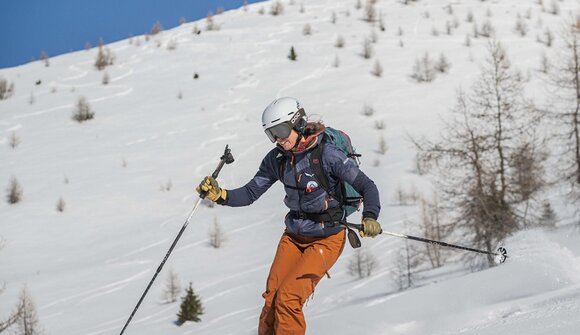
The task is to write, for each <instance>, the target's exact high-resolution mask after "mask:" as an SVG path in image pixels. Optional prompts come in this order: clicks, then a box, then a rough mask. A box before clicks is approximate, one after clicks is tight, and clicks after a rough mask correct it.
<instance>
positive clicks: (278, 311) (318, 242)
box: [258, 231, 346, 335]
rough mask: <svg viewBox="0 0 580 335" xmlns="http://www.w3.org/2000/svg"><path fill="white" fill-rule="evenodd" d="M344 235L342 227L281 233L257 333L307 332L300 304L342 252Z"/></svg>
mask: <svg viewBox="0 0 580 335" xmlns="http://www.w3.org/2000/svg"><path fill="white" fill-rule="evenodd" d="M345 237H346V233H345V231H341V232H339V233H338V234H335V235H332V236H329V237H322V238H320V237H318V238H315V237H304V236H296V235H292V234H289V233H287V232H285V233H284V234H283V235H282V238H281V239H280V242H279V243H278V249H277V251H276V256H275V257H274V261H273V263H272V267H271V268H270V274H269V275H268V280H267V282H266V291H265V292H264V294H262V297H264V300H265V304H264V307H263V308H262V313H261V315H260V324H259V326H258V334H259V335H273V334H276V335H299V334H300V335H302V334H305V333H306V322H305V320H304V314H303V313H302V306H303V305H304V303H305V302H306V300H307V299H308V297H310V295H311V294H312V293H314V288H315V287H316V284H318V282H319V281H320V279H322V277H323V276H324V275H325V274H328V270H329V269H330V268H331V267H332V266H333V265H334V263H335V262H336V260H337V259H338V257H339V256H340V254H341V253H342V250H343V248H344V242H345Z"/></svg>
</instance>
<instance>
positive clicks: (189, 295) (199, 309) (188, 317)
mask: <svg viewBox="0 0 580 335" xmlns="http://www.w3.org/2000/svg"><path fill="white" fill-rule="evenodd" d="M202 314H203V306H202V305H201V300H200V299H199V296H198V295H197V294H195V292H193V288H192V287H191V282H189V287H188V288H187V289H186V290H185V297H183V298H181V308H180V310H179V313H177V323H178V324H179V325H180V326H181V325H182V324H184V323H185V321H193V322H200V321H201V319H200V318H199V317H200V316H201V315H202Z"/></svg>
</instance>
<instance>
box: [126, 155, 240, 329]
mask: <svg viewBox="0 0 580 335" xmlns="http://www.w3.org/2000/svg"><path fill="white" fill-rule="evenodd" d="M233 162H234V156H232V153H231V150H230V149H229V148H228V146H227V145H226V149H225V150H224V154H223V155H222V157H220V163H219V164H218V166H217V168H216V169H215V171H214V172H213V173H212V174H211V176H212V177H213V178H214V179H215V178H217V177H218V175H219V173H220V171H221V169H222V167H223V166H224V164H231V163H233ZM204 198H205V194H201V195H200V196H199V199H198V200H197V202H196V203H195V206H194V207H193V209H192V210H191V212H189V215H188V216H187V220H185V223H184V224H183V227H181V230H180V231H179V234H177V237H176V238H175V240H173V243H172V244H171V247H170V248H169V250H168V251H167V254H165V258H163V261H162V262H161V264H159V267H158V268H157V271H156V272H155V274H154V275H153V278H151V281H149V285H147V288H146V289H145V292H143V294H142V295H141V298H140V299H139V302H138V303H137V306H135V308H134V309H133V312H132V313H131V315H130V316H129V319H128V320H127V322H126V323H125V326H124V327H123V330H121V334H120V335H123V333H124V332H125V329H127V326H128V325H129V323H130V322H131V319H133V316H134V315H135V313H136V312H137V309H138V308H139V306H140V305H141V302H143V299H144V298H145V296H146V295H147V292H149V289H150V288H151V285H153V282H154V281H155V278H157V275H158V274H159V272H161V269H163V265H165V262H166V261H167V259H168V258H169V255H170V254H171V252H172V251H173V248H175V245H176V244H177V241H178V240H179V238H180V237H181V235H182V234H183V232H184V231H185V228H187V225H188V224H189V220H191V217H192V216H193V213H195V211H196V210H197V207H198V206H199V204H200V203H201V201H202V200H203V199H204Z"/></svg>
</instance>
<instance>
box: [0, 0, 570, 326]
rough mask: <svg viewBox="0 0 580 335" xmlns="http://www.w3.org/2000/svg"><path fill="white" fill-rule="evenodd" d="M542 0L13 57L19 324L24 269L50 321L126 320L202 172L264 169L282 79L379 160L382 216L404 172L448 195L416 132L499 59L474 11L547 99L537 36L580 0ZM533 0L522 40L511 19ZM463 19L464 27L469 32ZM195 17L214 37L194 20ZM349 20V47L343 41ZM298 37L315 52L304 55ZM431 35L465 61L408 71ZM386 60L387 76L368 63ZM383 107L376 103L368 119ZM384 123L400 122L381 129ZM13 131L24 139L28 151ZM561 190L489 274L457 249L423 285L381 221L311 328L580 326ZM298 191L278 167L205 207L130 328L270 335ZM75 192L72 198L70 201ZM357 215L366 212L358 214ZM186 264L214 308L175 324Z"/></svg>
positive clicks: (389, 10) (8, 117)
mask: <svg viewBox="0 0 580 335" xmlns="http://www.w3.org/2000/svg"><path fill="white" fill-rule="evenodd" d="M543 2H544V3H545V4H544V6H545V8H546V10H545V11H542V8H541V6H540V5H539V4H538V1H537V0H501V1H499V0H497V1H479V0H455V1H447V0H431V1H428V0H421V1H418V2H416V3H415V2H413V3H411V4H410V5H403V4H402V3H401V2H399V1H394V0H388V1H387V0H380V1H378V3H377V8H378V9H379V10H380V11H381V12H382V14H383V15H384V24H385V30H384V31H381V30H380V29H379V26H378V24H377V25H375V28H374V29H373V28H372V27H371V25H369V23H367V22H365V21H364V20H362V18H363V9H356V8H355V4H356V0H310V1H304V4H303V5H302V6H301V2H300V1H295V3H296V4H294V5H292V4H290V1H288V0H284V1H283V4H284V9H285V11H284V13H283V14H282V15H279V16H273V15H270V14H269V10H270V7H271V2H263V3H257V4H253V5H249V6H248V7H247V10H244V9H242V8H240V9H238V10H233V11H228V12H225V13H223V14H221V15H218V16H215V17H214V20H215V22H216V23H217V24H218V25H219V26H220V30H217V31H206V29H205V26H206V23H205V20H200V21H198V22H195V23H187V24H184V25H182V26H180V27H178V28H175V29H172V30H168V31H164V32H162V33H160V34H158V35H155V36H153V37H151V39H150V40H149V41H146V40H145V37H144V36H138V37H133V38H132V39H131V41H129V40H124V41H119V42H116V43H112V44H108V45H107V47H108V48H110V49H111V51H112V52H113V53H114V55H115V62H114V64H113V65H112V66H108V67H107V68H106V70H105V71H106V72H107V73H108V75H109V77H110V82H109V84H108V85H103V84H102V80H103V75H104V71H97V70H96V69H95V68H94V63H95V58H96V55H97V49H96V48H93V49H91V50H89V51H79V52H74V53H70V54H67V55H63V56H59V57H55V58H51V59H50V66H49V67H45V65H44V64H43V63H42V62H40V61H39V62H34V63H30V64H26V65H23V66H19V67H14V68H7V69H1V70H0V77H2V78H5V79H6V80H7V81H8V82H9V83H14V95H13V96H12V97H10V98H8V99H6V100H0V186H1V188H2V192H4V190H5V189H6V188H8V185H9V183H10V180H11V178H12V177H14V178H16V180H17V181H18V183H19V184H20V186H21V188H22V191H23V196H22V201H21V202H19V203H17V204H14V205H9V204H8V203H7V202H6V201H4V193H2V201H1V202H0V241H1V245H2V246H3V247H2V248H1V250H0V282H3V283H4V284H5V285H4V291H3V292H2V293H1V294H0V321H2V320H4V319H5V318H6V317H7V316H8V315H9V314H10V313H11V311H13V310H14V308H15V306H16V304H17V302H18V295H19V292H20V291H21V289H22V288H23V287H24V286H26V288H27V290H28V292H29V293H30V296H31V297H32V298H33V300H34V302H35V303H36V307H37V311H38V315H39V320H40V324H41V325H42V327H43V328H44V330H45V331H46V333H47V334H71V335H72V334H74V335H77V334H79V335H98V334H117V333H119V332H120V331H121V329H122V327H123V325H124V323H125V321H126V319H127V318H128V316H129V314H130V312H131V311H132V309H133V307H134V306H135V304H136V303H137V300H138V298H139V296H140V295H141V293H142V292H143V290H144V289H145V287H146V285H147V283H148V282H149V280H150V278H151V277H152V276H153V274H154V273H155V270H156V269H157V266H158V265H159V263H160V262H161V260H162V259H163V256H164V255H165V253H166V251H167V249H168V248H169V246H170V245H171V242H172V241H173V239H174V238H175V236H176V234H177V233H178V231H179V229H180V228H181V226H182V225H183V223H184V221H185V218H186V216H187V214H188V213H189V211H190V210H191V208H192V207H193V205H194V204H195V202H196V201H197V195H196V192H195V186H196V185H197V184H198V183H199V181H200V180H201V179H202V178H203V177H204V176H205V175H208V174H211V172H212V171H213V170H214V169H215V167H216V165H217V163H218V161H219V157H220V155H221V154H222V153H223V149H224V147H225V145H226V144H229V145H230V147H231V149H232V153H233V155H234V157H235V159H236V161H235V162H234V163H233V164H231V165H227V166H225V167H224V168H223V170H222V172H221V174H220V177H219V180H220V183H221V184H222V185H223V186H224V187H226V188H233V187H237V186H241V185H243V184H245V183H246V182H247V181H248V180H249V179H250V178H251V177H252V176H253V175H254V174H255V172H256V170H257V168H258V165H259V164H260V162H261V160H262V158H263V156H264V155H265V154H266V153H267V152H268V151H269V150H270V148H271V146H272V144H271V143H270V142H269V140H268V139H267V138H266V136H265V135H264V133H263V131H262V128H261V123H260V116H261V113H262V111H263V109H264V107H265V106H266V105H267V104H268V103H269V102H270V101H272V100H273V99H274V98H276V97H280V96H294V97H297V98H298V99H300V100H301V101H302V103H303V104H304V105H305V108H306V111H307V113H309V114H317V115H318V116H319V117H320V118H322V119H323V120H325V122H326V124H327V125H331V126H333V127H335V128H338V129H343V130H345V131H347V132H348V133H349V135H350V136H351V138H352V139H353V141H354V143H355V145H356V147H357V149H358V151H359V153H361V154H362V155H363V157H362V160H363V164H362V169H363V170H364V171H365V172H366V173H367V174H368V175H369V176H370V177H371V178H372V179H373V180H374V181H375V183H376V184H377V186H378V187H379V190H380V191H381V201H382V212H381V216H380V218H379V221H380V222H381V224H382V225H383V228H384V229H385V230H390V231H394V232H404V230H405V227H404V225H403V222H404V221H405V220H407V219H413V218H415V217H417V215H418V208H417V206H414V205H413V206H399V205H397V203H396V201H395V200H394V193H395V190H396V189H397V188H398V187H403V188H405V189H410V188H413V187H415V188H416V189H418V190H420V191H422V192H425V193H427V192H428V191H429V182H428V180H427V179H426V178H424V177H421V176H419V175H417V174H415V173H414V172H413V171H414V158H415V150H414V149H413V147H412V145H411V144H410V142H409V140H408V137H407V135H408V134H413V135H419V136H421V135H425V136H434V135H437V134H438V133H439V131H440V130H441V127H442V119H443V118H444V117H445V116H447V115H449V113H450V110H451V108H452V107H453V105H454V103H455V95H456V90H457V89H458V88H459V87H460V86H461V87H469V86H470V85H471V83H472V81H473V79H474V78H475V77H476V76H477V75H478V74H479V68H480V65H481V61H482V60H483V59H484V57H485V50H486V45H487V43H488V39H487V38H471V39H470V43H471V46H466V35H468V34H471V33H472V30H473V24H472V23H468V22H466V18H467V17H468V15H469V13H470V12H471V13H473V16H474V20H476V21H477V22H478V23H479V24H482V23H484V22H486V21H489V22H491V23H492V25H493V27H494V28H495V34H496V36H497V39H498V40H499V41H501V42H502V43H503V44H504V46H505V48H506V49H507V53H508V55H509V57H510V59H511V60H512V64H514V65H515V66H516V67H517V68H519V69H520V70H521V71H522V73H523V74H524V75H525V76H529V82H528V83H527V86H526V87H527V92H528V95H529V96H531V97H534V99H535V100H536V102H538V103H543V102H545V101H546V92H545V85H544V84H545V82H544V80H543V79H542V75H541V74H540V73H539V71H538V69H539V67H540V64H541V55H542V52H545V53H546V54H547V55H548V56H549V55H551V54H552V53H553V52H555V47H552V48H548V47H546V45H545V44H543V43H538V41H536V38H537V36H539V35H541V34H542V33H543V32H545V30H546V28H549V29H551V31H552V32H554V34H555V35H556V34H557V32H558V31H559V29H560V26H561V25H562V23H563V22H564V18H566V17H567V15H569V13H576V14H578V13H579V12H580V3H579V2H578V1H577V0H563V1H554V2H553V3H557V5H559V9H560V14H559V15H553V14H550V13H549V11H550V8H551V6H552V2H551V1H548V0H544V1H543ZM450 4H451V5H452V10H449V7H448V6H449V5H450ZM261 8H264V11H265V14H260V13H259V11H260V9H261ZM363 8H364V6H363ZM302 9H303V10H302ZM333 13H335V15H336V22H335V23H333V22H332V17H333ZM518 15H519V16H520V17H521V18H522V20H524V22H525V23H526V24H527V28H528V32H527V34H526V35H525V36H521V35H520V34H519V33H517V32H516V31H515V29H514V27H515V23H516V20H517V17H518ZM447 22H451V23H453V24H455V22H456V23H457V27H454V28H453V29H452V33H451V34H450V35H448V34H447V32H446V23H447ZM194 25H195V26H197V27H199V28H200V29H201V30H202V33H201V34H199V35H198V34H193V33H192V31H193V30H194ZM306 25H310V28H311V34H310V35H305V34H304V30H305V27H306ZM306 30H307V28H306ZM435 30H436V31H437V32H435ZM373 31H374V34H376V39H377V41H376V43H373V44H372V48H373V55H372V57H371V58H370V59H364V58H363V57H362V56H361V53H362V52H363V41H364V40H365V38H371V37H372V34H373ZM339 37H342V38H343V39H344V47H342V48H337V47H336V46H335V44H336V41H337V39H338V38H339ZM554 43H555V44H556V46H557V43H558V39H557V37H556V40H555V42H554ZM168 46H170V48H168ZM292 46H293V47H294V48H295V51H296V53H297V55H298V58H297V60H296V61H290V60H289V59H288V57H287V56H288V54H289V52H290V48H291V47H292ZM171 49H173V50H171ZM425 52H429V54H430V55H431V56H432V57H434V58H438V57H439V55H440V54H441V53H443V54H444V55H445V56H446V57H447V59H448V60H449V62H450V63H451V67H450V70H449V73H447V74H442V75H440V76H438V77H437V78H436V79H435V80H434V81H433V82H431V83H421V84H419V83H416V82H415V81H413V80H412V79H411V78H410V74H411V72H412V69H413V64H414V62H415V59H417V58H420V57H422V56H423V55H424V54H425ZM337 60H338V62H337ZM377 60H378V61H379V62H380V65H381V66H382V68H383V70H384V71H383V73H382V76H380V77H378V76H375V75H373V74H372V73H371V72H372V71H373V69H374V66H375V62H376V61H377ZM337 65H338V66H337ZM194 74H198V76H199V78H197V79H194ZM80 96H84V97H86V98H87V99H88V101H89V103H90V106H91V108H92V110H93V111H94V113H95V117H94V119H92V120H89V121H87V122H84V123H77V122H75V121H73V120H72V119H71V116H72V114H73V110H74V106H75V104H76V102H77V99H78V98H79V97H80ZM365 105H368V106H372V107H373V108H374V110H375V112H374V114H372V115H370V116H367V115H363V107H364V106H365ZM381 122H384V126H385V127H384V129H377V128H380V127H377V123H381ZM381 137H383V138H384V139H385V141H386V143H387V145H388V151H387V152H386V154H384V155H383V154H381V153H379V151H380V150H379V149H380V148H379V146H380V139H381ZM14 139H18V141H17V142H20V143H19V144H18V145H17V146H16V147H15V148H12V145H11V143H14ZM549 194H551V197H552V198H551V201H552V203H553V204H554V207H555V208H556V209H557V212H558V216H559V218H560V220H561V221H560V222H559V223H558V227H559V228H558V229H557V230H555V231H549V232H548V231H544V230H540V229H538V230H529V231H524V232H521V233H519V234H517V235H515V236H512V237H511V238H510V239H509V240H508V241H506V243H505V246H506V247H507V249H508V252H509V253H510V258H509V259H508V261H507V262H506V263H505V264H503V265H501V266H498V267H495V268H492V269H489V270H486V271H481V272H476V273H471V272H470V271H469V269H467V268H465V266H464V265H463V264H461V263H456V264H450V265H447V266H445V267H443V268H441V269H439V270H436V271H432V272H430V273H428V274H426V275H425V277H424V280H423V282H422V285H421V286H420V287H417V288H414V289H410V290H405V291H402V292H398V291H397V289H396V285H395V283H394V279H393V274H392V273H393V269H394V267H395V258H396V255H397V253H398V252H399V250H400V249H401V248H403V247H404V243H403V241H402V240H400V239H397V238H394V237H387V236H380V237H378V238H376V239H372V240H371V239H363V244H364V248H366V249H367V250H368V251H369V252H371V253H372V254H373V255H375V257H377V259H378V260H379V266H378V268H377V269H376V270H375V272H374V273H373V275H372V276H371V277H369V278H366V279H362V280H357V279H355V278H354V277H352V276H350V275H349V274H348V261H349V259H350V258H351V257H352V255H353V254H354V252H353V249H352V248H350V247H349V246H347V247H345V250H344V252H343V255H342V257H341V258H340V259H339V261H338V263H337V264H336V265H335V266H334V268H332V269H331V271H330V275H331V277H332V278H331V279H328V278H325V279H324V280H323V281H322V282H321V283H320V284H319V285H318V287H317V289H316V292H315V293H314V296H313V298H311V300H310V301H309V302H308V304H307V306H306V307H305V314H306V320H307V323H308V333H309V334H459V333H466V334H494V335H499V334H546V335H547V334H578V327H580V318H579V317H578V315H580V234H579V233H578V231H577V230H575V229H574V228H573V222H574V220H573V217H572V215H571V213H572V212H573V209H571V208H570V206H569V205H567V203H566V201H565V200H566V199H565V196H563V195H561V194H563V192H560V190H559V189H552V190H549ZM283 195H284V194H283V189H282V187H281V185H280V184H276V185H274V186H273V187H272V189H271V190H270V191H269V192H268V193H267V194H266V195H265V196H263V197H262V198H261V199H259V200H258V201H257V202H256V203H254V204H253V206H250V207H245V208H227V207H220V206H217V207H214V208H209V207H207V206H201V207H200V208H199V210H198V211H197V212H196V213H195V215H194V216H193V219H192V221H191V223H190V225H189V227H188V229H187V230H186V232H185V234H184V235H183V236H182V238H181V240H180V241H179V244H178V245H177V247H176V249H175V250H174V252H173V254H172V255H171V257H170V259H169V261H168V262H167V264H166V266H165V268H164V270H163V272H162V273H161V274H160V276H159V277H158V278H157V281H156V282H155V284H154V285H153V287H152V289H151V290H150V292H149V294H148V296H147V298H146V299H145V301H144V302H143V304H142V306H141V307H140V309H139V311H138V312H137V314H136V316H135V318H134V319H133V321H132V323H131V325H129V327H128V329H127V331H126V334H141V335H153V334H156V335H157V334H167V335H171V334H208V335H209V334H215V335H218V334H219V335H222V334H255V333H257V330H256V327H257V321H258V316H259V313H260V310H261V307H262V303H263V301H262V298H261V293H262V291H263V289H264V288H265V281H266V276H267V273H268V270H269V266H270V263H271V261H272V259H273V256H274V252H275V248H276V245H277V242H278V240H279V238H280V235H281V234H282V232H283V228H284V227H283V216H284V215H285V213H286V212H287V210H286V208H285V206H284V205H283V202H282V199H283ZM60 198H62V200H63V201H64V204H65V207H64V211H63V212H59V211H57V210H56V207H57V202H58V201H59V199H60ZM359 220H360V214H355V215H353V216H352V217H351V221H353V222H357V223H358V221H359ZM214 221H217V222H219V225H220V226H221V227H222V228H223V229H224V230H225V234H226V237H227V240H226V241H225V243H224V245H223V246H222V247H221V248H219V249H215V248H213V247H211V246H210V244H209V241H208V230H209V229H210V227H211V226H212V225H213V223H214ZM170 268H171V269H173V270H174V271H175V272H176V273H177V274H178V276H179V278H180V281H181V284H182V287H184V288H185V287H186V286H187V284H188V283H189V282H192V283H193V288H194V290H195V291H196V293H198V294H199V295H200V296H201V299H202V302H203V305H204V307H205V314H203V315H202V317H201V318H202V322H201V323H186V324H185V325H183V326H181V327H178V326H176V325H175V324H174V321H175V320H176V313H177V312H178V310H179V302H174V303H164V301H163V297H162V295H163V291H164V288H165V280H166V274H167V272H168V270H169V269H170ZM0 287H1V286H0ZM0 291H1V290H0Z"/></svg>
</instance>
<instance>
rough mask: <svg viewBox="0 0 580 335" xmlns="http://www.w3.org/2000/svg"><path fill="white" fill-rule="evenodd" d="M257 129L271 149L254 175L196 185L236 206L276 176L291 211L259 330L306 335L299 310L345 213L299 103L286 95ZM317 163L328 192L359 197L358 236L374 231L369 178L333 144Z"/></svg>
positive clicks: (316, 126) (338, 248)
mask: <svg viewBox="0 0 580 335" xmlns="http://www.w3.org/2000/svg"><path fill="white" fill-rule="evenodd" d="M262 126H263V128H264V131H265V132H266V135H267V136H268V138H269V139H270V141H272V143H276V147H275V148H274V149H272V150H271V151H270V152H269V153H268V154H267V155H266V156H265V157H264V159H263V160H262V163H261V165H260V168H259V169H258V172H257V173H256V175H255V176H254V178H252V180H250V181H249V182H248V183H247V184H246V185H244V186H242V187H240V188H236V189H232V190H226V189H223V188H221V187H220V186H219V184H218V182H217V181H216V180H215V179H214V178H212V177H211V176H207V177H205V178H204V180H203V181H202V182H201V183H200V185H199V186H198V187H197V188H196V190H197V192H198V193H200V194H202V193H203V194H205V195H206V199H208V200H211V201H214V202H216V203H218V204H221V205H225V206H232V207H239V206H247V205H250V204H252V203H253V202H254V201H255V200H256V199H258V198H259V197H260V196H261V195H262V194H264V192H266V191H267V190H268V189H269V188H270V186H272V184H274V183H275V182H276V181H277V180H280V181H282V183H283V184H284V189H285V191H286V197H285V199H284V203H285V204H286V206H287V207H288V208H289V209H290V212H289V213H288V214H287V215H286V217H285V220H284V223H285V225H286V229H285V231H284V233H283V234H282V237H281V239H280V241H279V243H278V249H277V251H276V256H275V257H274V261H273V263H272V266H271V268H270V273H269V275H268V279H267V282H266V291H265V292H264V293H263V294H262V296H263V298H264V300H265V304H264V307H263V309H262V313H261V315H260V320H259V326H258V333H259V334H260V335H271V334H278V335H280V334H304V333H305V332H306V322H305V320H304V314H303V313H302V307H303V305H304V303H305V302H306V300H307V299H308V297H309V296H310V295H311V294H312V293H313V292H314V288H315V286H316V285H317V284H318V282H319V281H320V280H321V279H322V277H323V276H324V275H325V274H326V275H327V276H328V277H329V278H330V276H329V275H328V271H329V270H330V268H331V267H332V266H333V265H334V263H335V262H336V261H337V259H338V257H339V256H340V254H341V253H342V249H343V247H344V244H345V239H346V237H345V235H346V233H345V229H344V227H342V226H341V225H340V224H339V223H338V221H340V220H341V219H342V218H343V217H344V212H343V210H342V208H341V202H340V200H339V199H337V198H338V197H339V196H338V195H337V193H336V192H334V191H330V192H327V191H326V190H325V189H324V188H323V187H321V185H319V182H320V181H319V180H317V178H316V176H315V173H314V171H313V169H312V167H311V160H310V155H311V154H312V152H313V150H314V149H315V148H316V147H317V146H318V145H320V143H321V142H322V141H323V138H324V130H325V126H324V124H323V123H322V122H308V121H307V119H306V114H305V111H304V109H303V108H302V107H301V105H300V102H299V101H298V100H296V99H294V98H289V97H285V98H279V99H276V100H274V101H273V102H272V103H271V104H270V105H268V107H266V109H265V110H264V112H263V114H262ZM321 160H322V162H323V164H322V165H323V166H322V167H323V171H324V173H325V175H326V177H327V179H328V185H329V188H328V190H337V189H338V188H339V187H340V182H341V181H345V182H348V183H349V184H351V185H352V186H353V187H354V189H355V190H356V191H358V192H359V193H360V194H361V195H362V196H363V197H364V210H363V213H362V224H363V227H364V229H363V230H362V231H361V232H360V233H361V236H370V237H375V236H377V235H378V234H380V232H381V226H380V224H379V223H378V222H377V218H378V216H379V211H380V202H379V192H378V189H377V187H376V185H375V184H374V182H373V181H372V180H370V179H369V178H368V177H367V176H366V175H365V174H364V173H363V172H362V171H361V170H359V168H358V166H357V164H355V163H354V161H353V160H352V159H350V158H348V157H347V156H346V155H345V154H344V153H343V152H342V151H341V150H340V149H339V148H338V147H337V146H336V145H334V144H332V143H325V144H324V146H323V150H322V156H321ZM329 193H330V194H329Z"/></svg>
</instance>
